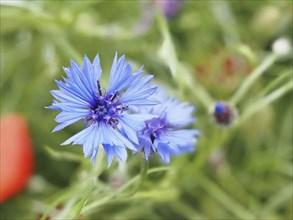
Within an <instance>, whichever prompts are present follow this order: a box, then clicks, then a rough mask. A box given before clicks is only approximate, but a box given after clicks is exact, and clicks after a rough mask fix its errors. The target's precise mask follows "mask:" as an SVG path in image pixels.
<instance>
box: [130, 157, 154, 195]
mask: <svg viewBox="0 0 293 220" xmlns="http://www.w3.org/2000/svg"><path fill="white" fill-rule="evenodd" d="M148 167H149V161H147V160H145V159H144V158H142V161H141V168H140V178H139V182H138V184H137V185H136V187H135V188H134V189H133V190H132V191H131V192H130V193H129V194H128V195H127V196H128V197H130V196H133V195H134V194H135V193H136V192H137V191H138V190H139V189H140V188H141V186H142V184H143V182H144V180H145V178H146V176H147V171H148Z"/></svg>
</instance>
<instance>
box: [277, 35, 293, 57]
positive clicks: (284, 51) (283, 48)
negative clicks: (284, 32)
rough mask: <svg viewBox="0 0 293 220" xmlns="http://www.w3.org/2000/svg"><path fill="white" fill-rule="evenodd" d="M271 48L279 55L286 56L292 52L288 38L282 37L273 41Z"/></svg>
mask: <svg viewBox="0 0 293 220" xmlns="http://www.w3.org/2000/svg"><path fill="white" fill-rule="evenodd" d="M272 49H273V52H274V53H275V54H277V55H279V56H288V55H289V54H290V53H291V52H292V44H291V42H290V40H289V39H288V38H286V37H282V38H279V39H277V40H276V41H275V42H274V43H273V46H272Z"/></svg>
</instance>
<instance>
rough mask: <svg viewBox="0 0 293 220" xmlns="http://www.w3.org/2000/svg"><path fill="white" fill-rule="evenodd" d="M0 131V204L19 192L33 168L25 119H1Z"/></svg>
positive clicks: (14, 116) (4, 117)
mask: <svg viewBox="0 0 293 220" xmlns="http://www.w3.org/2000/svg"><path fill="white" fill-rule="evenodd" d="M0 124H1V130H0V135H1V136H0V137H1V142H0V150H1V154H0V156H1V160H0V162H1V163H0V164H1V166H0V171H1V172H0V202H1V203H2V202H3V201H5V200H7V199H9V198H10V197H12V196H14V195H15V194H17V193H18V192H20V191H21V190H22V189H23V188H24V187H25V186H26V184H27V182H28V180H29V178H30V177H31V175H32V172H33V168H34V155H33V148H32V141H31V136H30V134H29V130H28V126H27V123H26V121H25V119H24V118H23V117H22V116H21V115H19V114H15V113H12V114H9V115H6V116H2V117H1V122H0Z"/></svg>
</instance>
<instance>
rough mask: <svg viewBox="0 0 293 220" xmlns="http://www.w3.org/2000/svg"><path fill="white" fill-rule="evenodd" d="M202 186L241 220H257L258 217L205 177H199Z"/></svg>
mask: <svg viewBox="0 0 293 220" xmlns="http://www.w3.org/2000/svg"><path fill="white" fill-rule="evenodd" d="M198 180H199V181H200V183H201V186H202V187H203V188H204V189H205V190H206V191H207V192H208V193H209V194H210V195H211V196H212V197H214V198H215V199H216V200H218V202H220V203H221V204H222V205H224V207H226V208H227V210H229V211H230V212H232V213H234V214H235V216H237V217H238V218H240V219H244V220H247V219H256V217H255V216H254V215H253V214H252V213H251V212H250V211H249V210H247V209H246V208H245V207H243V206H242V205H241V204H240V203H238V202H237V201H236V200H234V199H233V198H232V197H230V196H229V195H228V194H227V193H226V192H224V191H223V190H222V189H221V188H220V187H219V186H217V185H216V184H215V183H213V182H212V181H211V180H210V179H208V178H206V177H204V176H203V175H202V176H200V177H198Z"/></svg>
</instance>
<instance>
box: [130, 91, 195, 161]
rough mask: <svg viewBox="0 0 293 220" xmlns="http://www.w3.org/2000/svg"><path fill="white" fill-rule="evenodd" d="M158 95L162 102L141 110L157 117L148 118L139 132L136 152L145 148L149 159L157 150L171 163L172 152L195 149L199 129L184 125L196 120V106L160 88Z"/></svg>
mask: <svg viewBox="0 0 293 220" xmlns="http://www.w3.org/2000/svg"><path fill="white" fill-rule="evenodd" d="M155 96H156V98H158V100H159V101H160V102H161V103H160V104H158V105H156V106H153V107H147V108H144V109H143V110H142V111H143V112H145V113H149V114H152V115H154V116H153V118H151V119H148V120H146V121H145V126H144V128H143V129H142V130H141V131H139V145H136V151H134V153H136V152H139V151H143V153H144V156H145V158H146V160H148V158H149V156H150V154H156V153H158V154H159V155H160V157H161V158H162V160H163V161H164V162H166V163H169V162H170V156H171V155H179V154H181V153H183V152H193V151H194V144H195V143H196V140H197V139H196V137H197V136H198V135H199V131H198V130H195V129H184V127H186V126H189V125H191V124H192V123H194V122H195V119H194V118H193V117H192V113H193V112H194V110H195V108H194V107H193V106H192V105H189V104H188V103H180V102H179V101H178V100H176V99H173V98H170V97H167V96H166V95H164V94H163V93H162V92H161V91H160V92H158V93H157V94H156V95H155Z"/></svg>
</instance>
